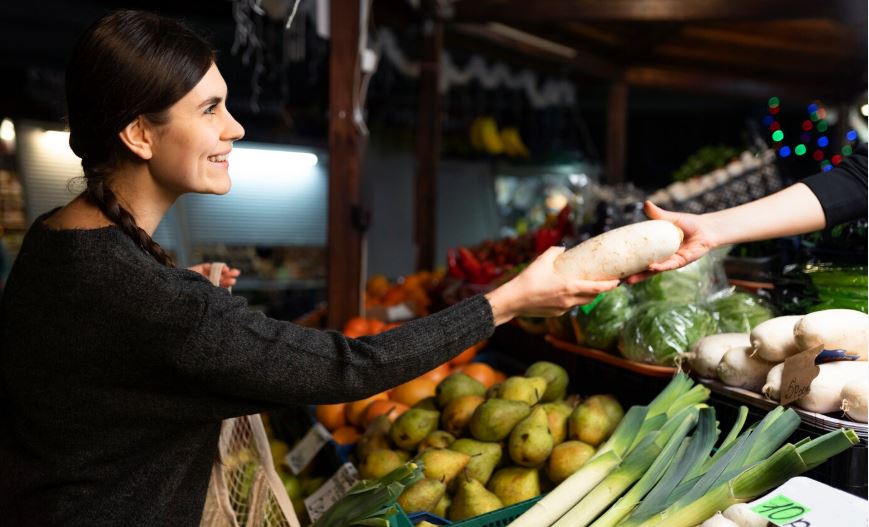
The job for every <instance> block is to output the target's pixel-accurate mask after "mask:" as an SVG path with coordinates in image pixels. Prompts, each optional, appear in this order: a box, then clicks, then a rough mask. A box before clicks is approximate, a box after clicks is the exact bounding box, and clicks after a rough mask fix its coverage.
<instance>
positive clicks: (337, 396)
mask: <svg viewBox="0 0 869 527" xmlns="http://www.w3.org/2000/svg"><path fill="white" fill-rule="evenodd" d="M204 297H205V302H204V303H203V305H202V312H201V314H200V317H199V323H198V326H197V327H196V328H194V330H193V332H192V333H191V335H190V336H189V338H188V340H187V343H186V345H185V347H184V349H183V351H182V353H180V354H176V355H173V356H172V357H171V358H170V360H171V361H172V362H173V368H175V369H177V371H179V372H180V373H181V374H182V375H183V376H185V377H188V378H190V380H191V381H193V382H195V383H196V384H197V385H198V386H202V387H205V388H206V389H207V390H212V391H213V392H215V394H216V395H221V396H225V397H228V399H227V403H228V404H227V407H226V408H225V409H224V410H223V411H225V412H230V413H239V412H242V413H243V412H247V413H250V412H249V411H248V410H247V409H241V410H240V409H239V408H238V403H239V402H243V401H247V402H250V403H251V404H252V406H253V407H256V406H257V404H258V403H266V404H268V403H272V404H321V403H336V402H341V401H352V400H358V399H363V398H365V397H368V396H370V395H373V394H375V393H378V392H381V391H384V390H386V389H389V388H392V387H394V386H396V385H398V384H400V383H403V382H406V381H408V380H410V379H413V378H415V377H417V376H419V375H421V374H423V373H425V372H427V371H429V370H431V369H433V368H435V367H436V366H438V365H439V364H442V363H444V362H446V361H447V360H449V359H450V358H452V357H454V356H456V355H458V354H459V353H461V352H462V351H463V350H465V349H467V348H468V347H470V346H472V345H473V344H475V343H477V342H479V341H481V340H483V339H485V338H488V337H489V336H490V335H491V334H492V332H493V331H494V327H495V326H494V319H493V315H492V309H491V306H490V305H489V302H488V300H486V298H485V297H483V296H482V295H477V296H474V297H472V298H469V299H467V300H465V301H463V302H461V303H459V304H456V305H454V306H451V307H449V308H447V309H444V310H443V311H440V312H438V313H435V314H433V315H429V316H427V317H424V318H421V319H417V320H413V321H410V322H407V323H405V324H402V325H401V326H400V327H397V328H395V329H391V330H389V331H386V332H384V333H381V334H379V335H375V336H370V337H362V338H358V339H351V338H347V337H345V336H344V335H342V334H341V333H340V332H337V331H322V330H316V329H310V328H304V327H301V326H298V325H295V324H292V323H289V322H284V321H279V320H275V319H271V318H268V317H265V316H263V315H262V314H261V313H258V312H255V311H252V310H250V309H249V308H248V306H247V302H246V301H245V300H244V299H241V298H238V297H231V296H230V295H229V294H227V293H226V291H224V290H220V289H218V288H212V290H210V291H207V292H206V293H205V294H204ZM214 410H215V411H218V412H221V409H218V408H215V409H214Z"/></svg>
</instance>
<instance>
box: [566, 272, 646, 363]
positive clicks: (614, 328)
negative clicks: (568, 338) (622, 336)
mask: <svg viewBox="0 0 869 527" xmlns="http://www.w3.org/2000/svg"><path fill="white" fill-rule="evenodd" d="M631 302H632V295H631V292H630V289H629V288H627V287H624V286H623V287H617V288H615V289H613V290H612V291H609V292H607V293H604V294H603V295H602V297H601V299H600V301H598V302H597V303H596V304H594V306H593V307H591V308H585V309H584V307H585V306H581V307H578V308H576V311H575V313H574V320H575V321H576V340H577V342H578V343H579V344H581V345H583V346H588V347H590V348H596V349H601V350H614V349H615V348H616V344H617V342H618V338H619V333H620V332H621V330H622V327H624V325H625V322H627V321H628V319H629V318H630V317H631V315H632V314H633V312H634V307H633V305H632V303H631Z"/></svg>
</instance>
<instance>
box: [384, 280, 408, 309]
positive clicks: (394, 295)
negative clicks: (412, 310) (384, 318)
mask: <svg viewBox="0 0 869 527" xmlns="http://www.w3.org/2000/svg"><path fill="white" fill-rule="evenodd" d="M406 298H407V294H406V293H405V291H404V288H402V287H401V286H400V285H396V286H393V287H392V288H391V289H390V290H389V291H387V292H386V294H385V295H383V305H384V306H395V305H398V304H400V303H402V302H404V300H405V299H406Z"/></svg>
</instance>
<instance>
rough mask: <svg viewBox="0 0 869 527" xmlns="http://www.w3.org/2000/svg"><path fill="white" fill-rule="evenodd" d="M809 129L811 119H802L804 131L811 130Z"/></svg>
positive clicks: (810, 127)
mask: <svg viewBox="0 0 869 527" xmlns="http://www.w3.org/2000/svg"><path fill="white" fill-rule="evenodd" d="M811 129H812V121H810V120H808V119H806V120H805V121H803V130H804V131H806V132H808V131H809V130H811Z"/></svg>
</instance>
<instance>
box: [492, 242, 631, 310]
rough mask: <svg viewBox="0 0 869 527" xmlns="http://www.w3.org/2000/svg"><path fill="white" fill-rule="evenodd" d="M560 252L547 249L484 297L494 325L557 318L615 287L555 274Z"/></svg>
mask: <svg viewBox="0 0 869 527" xmlns="http://www.w3.org/2000/svg"><path fill="white" fill-rule="evenodd" d="M563 252H564V247H550V248H549V249H548V250H546V251H545V252H544V253H543V254H541V255H540V256H538V257H537V259H536V260H534V261H533V262H531V265H529V266H528V267H527V268H525V270H524V271H522V272H521V273H519V275H518V276H516V278H514V279H512V280H510V281H509V282H507V283H506V284H504V285H502V286H501V287H499V288H497V289H495V290H493V291H492V292H490V293H489V294H487V295H486V298H487V299H488V300H489V303H490V304H491V305H492V313H493V314H494V316H495V324H496V325H498V324H502V323H504V322H507V321H509V320H510V319H512V318H513V317H516V316H533V317H555V316H559V315H561V314H563V313H564V312H566V311H567V310H568V309H570V308H572V307H573V306H577V305H580V304H588V303H589V302H591V301H592V300H594V299H595V297H596V296H597V295H598V294H600V293H602V292H604V291H609V290H610V289H613V288H615V287H616V286H618V285H619V281H618V280H607V281H592V280H579V279H573V278H569V277H565V276H562V275H561V274H558V273H557V272H556V271H555V267H554V266H553V263H554V262H555V258H556V257H557V256H558V255H559V254H561V253H563Z"/></svg>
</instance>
